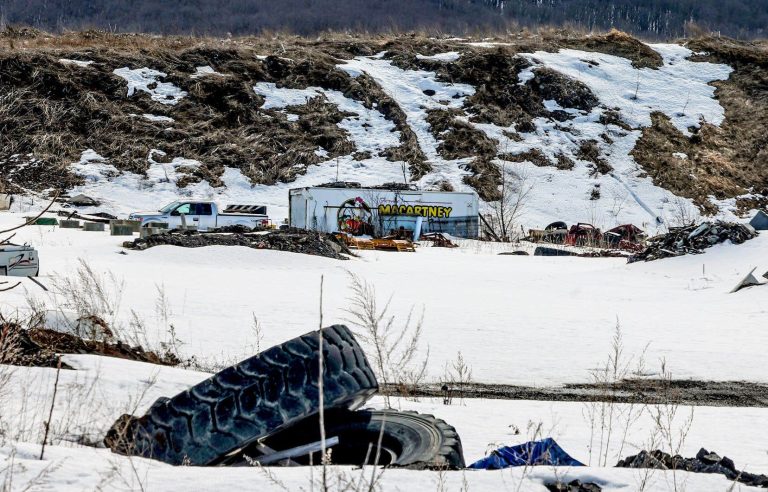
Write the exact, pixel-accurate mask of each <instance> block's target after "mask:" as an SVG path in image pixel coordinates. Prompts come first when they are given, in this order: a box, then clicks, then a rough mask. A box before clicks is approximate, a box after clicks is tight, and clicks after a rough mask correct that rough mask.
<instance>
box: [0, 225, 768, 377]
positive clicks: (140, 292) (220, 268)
mask: <svg viewBox="0 0 768 492" xmlns="http://www.w3.org/2000/svg"><path fill="white" fill-rule="evenodd" d="M15 218H16V219H17V220H18V219H19V218H20V216H16V217H15ZM10 222H12V218H11V217H9V216H8V215H7V214H6V215H4V216H2V217H1V218H0V224H7V223H10ZM15 240H16V241H28V242H29V243H31V244H33V245H35V246H36V247H37V248H39V250H40V257H41V259H42V260H41V261H42V263H41V264H42V270H41V272H42V273H41V275H42V276H43V279H44V280H45V279H46V278H47V277H55V276H59V277H60V276H64V275H68V274H71V273H73V272H74V271H75V270H76V268H77V267H78V260H79V259H83V260H84V261H86V262H87V263H88V264H89V265H91V267H92V268H93V269H94V270H95V271H96V272H99V273H100V274H103V275H107V274H111V275H114V276H115V277H116V278H117V279H120V280H124V284H125V285H124V288H123V291H122V293H121V297H122V303H121V306H120V309H118V310H117V313H116V314H115V317H116V319H117V320H118V321H119V322H121V323H122V324H124V325H126V326H127V325H128V324H129V322H130V319H131V317H132V315H131V311H135V312H136V313H138V314H139V315H140V316H141V317H142V318H143V319H145V320H146V321H147V323H148V324H149V325H153V324H156V314H155V303H156V301H157V299H158V289H162V290H164V292H165V295H166V296H167V299H168V303H169V308H170V311H171V312H172V317H171V322H172V324H173V325H174V326H175V328H176V332H177V336H178V337H179V339H180V340H182V342H183V344H182V345H181V350H182V352H183V353H185V354H187V355H196V356H197V357H202V358H224V359H238V358H242V357H243V356H244V355H246V351H247V349H246V348H245V347H244V342H245V343H247V342H248V341H249V340H250V339H251V338H252V333H251V325H252V318H253V316H254V315H255V316H256V317H258V319H259V321H260V322H261V324H262V326H263V329H264V336H265V339H264V341H263V344H274V343H277V342H280V341H282V340H285V339H287V338H290V337H293V336H297V335H300V334H302V333H304V332H306V331H308V329H310V328H312V327H314V326H315V325H316V324H317V319H318V312H317V299H318V291H319V283H320V276H321V275H322V276H324V278H325V285H326V296H325V297H326V298H325V300H324V302H325V306H326V308H325V319H326V320H327V323H334V322H341V321H343V320H344V319H345V318H347V317H348V316H347V315H346V313H345V311H344V310H345V308H347V307H349V302H348V298H349V296H350V295H351V291H350V289H349V278H348V272H353V273H355V274H356V275H358V276H360V277H361V278H363V279H365V280H367V281H369V282H371V283H372V284H373V285H374V286H375V287H376V289H377V292H378V294H379V296H380V297H381V299H382V301H383V300H384V299H386V298H387V297H389V296H390V295H392V296H393V300H392V313H393V314H395V315H396V316H397V317H398V318H399V319H400V320H404V319H405V317H406V315H407V312H408V311H409V310H410V309H411V308H412V307H415V308H416V309H417V310H420V309H422V308H423V309H424V336H423V344H424V346H425V347H426V346H429V352H430V376H431V377H435V378H439V377H441V376H442V375H443V367H444V365H445V363H446V362H449V361H453V360H455V358H456V356H457V351H458V350H461V352H462V354H463V355H464V357H465V358H466V359H467V360H468V362H469V363H470V364H471V365H472V367H473V370H474V377H475V378H476V380H477V381H481V382H489V383H509V384H534V385H551V384H560V383H566V382H583V381H585V380H586V379H587V377H588V373H589V371H590V370H592V369H594V368H595V367H597V366H598V365H599V364H600V363H602V362H604V361H605V359H606V357H607V355H608V352H609V348H610V343H611V337H612V334H613V332H614V329H615V326H616V324H617V322H618V323H619V324H620V326H621V330H622V333H623V336H624V341H625V344H626V352H627V355H628V356H635V357H639V356H640V354H641V353H642V352H643V350H644V349H645V347H646V346H647V350H646V356H645V359H646V363H647V365H648V367H647V370H648V371H649V372H650V373H655V372H657V371H658V368H659V364H658V361H659V360H660V359H661V358H664V359H666V361H667V365H668V367H669V369H670V370H671V371H672V373H673V374H674V376H675V377H678V378H696V379H707V380H749V381H757V382H768V376H767V375H766V372H765V370H764V368H763V363H762V361H763V359H764V355H765V347H768V332H767V331H766V330H764V329H762V327H764V326H765V318H766V314H767V313H768V307H766V306H768V304H766V296H768V288H753V289H748V290H745V291H742V292H739V293H736V294H728V292H729V291H730V290H731V288H732V287H733V286H734V285H735V284H736V282H737V281H738V280H739V279H740V278H741V277H742V276H743V275H745V274H746V273H747V272H749V270H751V269H752V268H753V267H755V266H757V267H758V269H757V273H759V274H762V272H764V271H766V270H768V256H766V254H765V251H766V248H767V247H768V236H766V235H763V236H761V237H758V238H757V239H754V240H751V241H748V242H747V243H745V244H743V245H739V246H733V245H720V246H716V247H714V248H712V249H710V250H709V251H708V252H707V253H706V254H704V255H700V256H687V257H681V258H673V259H668V260H663V261H657V262H651V263H639V264H631V265H627V264H626V262H625V260H623V259H614V258H594V259H585V258H544V257H532V256H530V257H520V256H499V255H497V254H496V253H497V252H498V250H497V249H494V248H495V247H494V246H492V245H488V244H483V243H478V242H472V241H468V242H466V243H465V245H464V246H463V247H462V248H458V249H454V250H447V249H440V248H429V247H424V248H420V249H419V250H418V252H417V253H415V254H392V253H387V252H378V251H362V252H360V258H357V259H352V260H349V261H336V260H330V259H326V258H321V257H314V256H306V255H297V254H288V253H281V252H277V251H259V250H253V249H247V248H229V247H210V248H202V249H179V248H175V247H171V246H162V247H156V248H151V249H149V250H147V251H135V252H134V251H129V252H128V254H126V255H122V254H117V253H118V252H119V251H120V246H119V245H120V244H121V242H122V241H123V238H119V237H111V236H109V235H108V233H99V232H82V231H78V230H62V229H53V228H51V227H46V226H34V227H29V228H26V229H24V230H22V231H20V232H19V234H18V236H17V237H16V238H15ZM505 247H507V248H508V249H516V247H515V246H514V245H508V246H505ZM27 295H31V296H34V297H37V298H40V299H42V300H44V301H45V302H46V303H47V304H48V305H49V308H51V309H54V308H55V307H56V306H57V304H60V303H61V300H60V299H56V298H54V297H51V296H48V295H44V293H43V292H42V291H41V290H40V289H39V288H37V287H36V286H34V285H32V284H28V286H27V287H26V291H21V290H17V291H13V292H10V293H7V294H5V295H4V297H3V302H4V303H5V304H6V305H8V304H10V305H11V306H14V307H19V308H23V307H24V306H25V305H26V303H27V301H26V299H25V297H26V296H27ZM161 335H162V334H160V335H157V336H155V335H153V337H154V339H155V340H154V341H155V342H159V341H162V340H163V338H162V336H161ZM680 340H686V343H685V344H681V343H680ZM448 341H450V342H448ZM512 366H514V367H525V368H526V370H524V371H522V370H516V369H512V368H511V367H512Z"/></svg>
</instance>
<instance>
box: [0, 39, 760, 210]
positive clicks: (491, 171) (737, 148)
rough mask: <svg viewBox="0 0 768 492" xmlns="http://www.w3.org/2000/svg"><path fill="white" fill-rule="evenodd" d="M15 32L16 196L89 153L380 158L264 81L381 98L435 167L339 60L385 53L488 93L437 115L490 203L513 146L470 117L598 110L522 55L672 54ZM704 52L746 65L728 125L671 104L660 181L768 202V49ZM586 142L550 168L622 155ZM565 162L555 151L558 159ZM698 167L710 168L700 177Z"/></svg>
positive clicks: (8, 169)
mask: <svg viewBox="0 0 768 492" xmlns="http://www.w3.org/2000/svg"><path fill="white" fill-rule="evenodd" d="M2 39H3V40H4V41H5V42H4V43H3V44H1V45H0V73H2V74H3V84H1V85H0V188H2V189H6V190H9V191H12V192H15V191H19V189H20V188H26V189H31V190H37V191H40V190H44V189H49V188H61V189H69V188H72V187H73V186H75V185H77V184H79V183H81V182H82V178H81V177H80V176H77V175H75V174H73V173H72V172H71V171H70V169H69V168H68V165H69V164H70V163H72V162H76V161H78V160H79V158H80V156H81V153H82V152H83V151H84V150H86V149H93V150H94V151H95V152H97V153H98V154H100V155H102V156H103V157H105V158H106V159H107V160H108V162H109V164H112V165H114V166H115V167H116V168H117V169H118V170H119V171H131V172H134V173H138V174H143V173H145V172H146V171H147V169H148V168H149V166H150V164H151V163H150V157H151V158H152V159H154V160H156V161H158V162H160V161H162V162H170V161H172V160H173V159H174V158H176V157H183V158H187V159H194V160H196V161H199V162H200V163H201V165H200V166H195V167H190V168H187V169H181V170H180V175H181V177H180V178H179V180H178V181H177V185H178V186H179V187H181V188H184V187H186V186H189V185H190V184H193V183H197V182H201V181H206V182H208V183H210V184H211V185H212V186H214V187H218V186H221V185H223V182H222V180H221V176H222V174H223V172H224V169H225V168H227V167H232V168H237V169H239V170H240V171H241V172H242V173H243V174H244V175H245V176H246V177H247V178H248V179H249V180H250V181H251V182H252V183H260V184H274V183H278V182H290V181H293V180H294V179H296V177H297V176H299V175H302V174H304V173H306V172H307V170H308V169H309V168H310V167H311V166H313V165H316V164H318V163H319V162H321V161H325V160H327V159H332V158H334V157H338V156H347V155H349V156H353V158H355V159H359V160H364V159H366V158H369V157H377V156H372V155H370V153H367V152H362V151H360V150H359V149H357V148H356V147H355V144H354V142H353V141H352V139H351V138H350V135H349V134H348V133H347V131H346V130H344V129H342V128H340V127H339V125H338V123H339V122H340V121H341V120H342V119H343V118H345V116H348V114H345V113H343V112H341V111H339V109H338V107H337V106H336V105H334V104H330V103H329V102H328V101H327V100H326V99H325V98H324V97H322V96H319V97H317V98H313V99H311V100H309V101H308V102H307V103H306V104H300V105H297V106H291V113H292V114H294V115H296V116H297V118H294V117H291V118H289V117H288V116H287V115H286V113H285V112H284V111H282V110H280V109H274V108H273V109H268V108H264V107H263V102H264V99H263V98H262V97H261V96H260V95H258V94H256V93H255V92H254V90H253V87H254V85H255V84H256V83H258V82H271V83H275V84H276V85H277V86H278V87H287V88H293V89H304V88H306V87H309V86H318V87H322V88H325V89H333V90H337V91H340V92H342V93H343V94H344V95H345V96H346V97H349V98H352V99H354V100H356V101H358V102H360V103H361V104H362V105H363V106H365V107H366V108H369V109H373V108H375V109H377V110H378V111H380V112H381V113H382V114H383V115H384V116H385V117H386V118H387V119H388V120H390V121H392V123H394V125H395V127H396V130H397V131H399V132H400V142H399V145H397V146H393V147H390V148H386V149H382V150H381V155H382V156H383V157H385V158H387V159H389V160H392V161H404V162H406V163H408V165H409V167H410V174H411V178H412V179H418V178H421V177H422V176H424V175H425V174H426V173H428V172H429V171H430V170H431V164H430V163H429V162H428V161H427V158H426V156H425V154H424V152H423V151H422V149H421V147H420V145H419V142H418V140H417V138H416V134H415V133H414V131H413V129H412V128H411V126H410V123H411V122H409V121H408V118H407V115H406V114H405V112H404V111H403V109H402V108H400V107H399V106H398V104H397V103H396V102H395V101H394V100H393V99H392V98H391V97H390V96H388V95H387V94H386V93H385V92H384V90H383V89H382V87H381V86H379V85H378V84H377V83H376V82H375V80H373V79H372V78H371V77H368V76H367V75H360V76H358V77H352V76H350V75H349V74H348V73H346V72H345V71H344V70H341V69H339V68H338V67H337V65H338V64H339V63H341V62H342V61H343V60H345V59H349V58H351V57H354V56H360V55H365V56H371V55H375V54H376V53H381V52H385V57H386V58H387V59H389V60H390V61H392V63H394V64H395V65H397V66H400V67H403V68H410V69H424V70H430V71H434V72H435V73H436V74H437V78H438V80H440V81H443V82H457V83H466V84H471V85H472V86H473V87H474V88H475V93H474V94H472V95H470V96H467V98H466V99H465V104H464V107H463V108H462V111H463V114H462V115H458V114H457V113H454V112H449V111H447V110H446V111H437V112H435V113H434V115H431V117H430V123H431V124H432V127H431V131H432V132H433V134H435V135H438V134H440V135H439V138H438V140H439V141H441V142H442V144H441V146H440V148H439V149H438V152H439V153H440V154H441V156H457V157H458V156H462V157H464V158H474V159H472V160H470V161H469V162H468V164H467V165H466V168H465V170H467V171H469V172H470V173H471V176H469V177H468V178H466V182H467V183H469V185H471V186H472V187H473V188H475V189H476V190H477V191H478V192H479V194H480V195H481V196H482V197H483V198H484V199H492V198H493V197H494V195H495V189H496V186H497V185H498V180H499V170H498V167H497V166H496V165H495V164H494V163H493V162H492V161H493V159H494V158H495V157H497V154H499V153H505V152H506V151H505V149H497V148H494V147H496V146H497V144H496V143H495V142H494V140H493V139H490V138H488V137H487V136H486V135H484V134H483V133H482V132H480V131H477V130H474V129H473V128H472V127H471V125H470V124H467V123H466V121H462V119H464V118H469V120H470V121H471V122H472V123H493V124H496V125H500V126H504V127H507V128H508V129H507V130H505V133H506V134H507V136H508V137H509V138H511V139H513V140H517V139H520V134H523V133H531V132H535V131H537V127H536V125H535V124H534V119H536V118H548V119H550V120H554V121H566V120H569V119H572V118H573V115H572V114H570V113H568V112H565V111H561V110H554V111H548V110H547V108H546V107H545V106H544V104H543V103H544V101H545V100H554V101H556V102H557V103H558V104H559V105H560V106H562V107H564V108H576V109H580V110H583V111H589V110H591V109H593V108H594V107H595V105H596V104H597V103H598V101H597V99H596V97H595V95H594V94H593V93H591V91H590V90H589V88H588V87H586V86H585V85H584V84H581V83H580V82H578V81H576V80H574V79H571V78H569V77H566V76H564V75H562V74H559V73H557V72H555V71H552V70H548V69H545V68H536V69H535V70H534V77H533V78H532V79H531V80H527V81H526V83H524V84H520V79H519V75H520V73H521V72H522V71H524V70H527V69H529V68H531V67H530V62H529V61H527V60H526V59H524V58H522V57H518V56H515V55H516V54H518V53H523V52H525V53H532V52H535V51H537V50H544V51H556V50H558V49H561V48H575V49H582V50H587V51H595V52H603V53H609V54H613V55H617V56H622V57H625V58H627V59H630V60H632V63H633V65H634V66H635V67H641V68H642V67H644V68H656V67H658V66H660V65H661V63H662V61H661V57H660V55H659V54H658V53H657V52H655V51H654V50H652V49H651V48H650V47H648V46H647V45H646V44H644V43H642V42H640V41H639V40H637V39H634V38H632V37H630V36H628V35H626V34H624V33H621V32H618V31H612V32H610V33H608V34H603V35H590V36H584V35H580V34H577V33H574V32H569V31H542V32H540V33H530V32H521V33H516V34H514V35H509V36H506V37H500V38H498V39H494V41H495V42H496V44H494V45H493V46H488V45H473V44H471V43H467V42H466V41H463V40H457V39H450V38H434V37H427V36H423V35H416V34H410V35H407V34H405V35H398V36H378V37H366V36H340V35H333V34H327V35H324V36H321V37H319V38H315V39H311V40H310V39H304V38H301V37H297V36H284V35H281V36H263V37H248V38H233V39H221V40H219V39H212V38H192V37H152V36H146V35H133V34H110V33H107V32H101V31H87V32H82V33H65V34H63V35H60V36H52V35H48V34H45V33H40V32H37V31H34V30H13V29H10V30H6V31H3V34H2ZM9 43H10V44H12V43H15V44H13V46H12V47H11V45H10V44H9ZM8 47H10V48H11V49H8ZM688 47H690V48H691V49H692V50H694V51H695V52H697V53H700V54H698V55H696V58H695V59H697V60H708V61H713V62H717V63H727V64H729V65H731V66H732V67H734V70H735V71H734V73H733V74H732V76H731V77H730V79H729V80H727V81H722V82H715V83H714V84H713V85H715V86H716V87H717V92H716V95H717V97H718V98H719V100H720V102H721V104H722V105H723V107H724V108H725V112H726V120H725V122H724V123H723V124H722V125H721V126H720V127H715V126H713V125H710V124H707V123H705V124H704V125H703V127H702V128H701V129H700V130H699V131H697V132H694V134H693V135H692V136H691V137H686V136H684V135H682V134H680V133H679V132H678V131H677V130H676V129H675V128H674V127H672V125H670V124H669V122H668V121H667V120H666V117H664V116H661V115H655V116H654V118H653V126H651V127H650V128H646V129H644V132H643V136H642V138H641V139H640V140H639V141H638V144H637V147H636V148H635V150H634V152H633V156H634V158H635V159H636V160H637V162H638V164H639V165H640V166H641V167H642V168H643V169H644V170H645V171H646V172H647V173H648V174H649V175H650V176H651V177H652V178H653V180H654V182H655V183H656V184H657V185H659V186H661V187H663V188H666V189H669V190H671V191H673V192H674V193H676V194H678V195H681V196H684V197H688V198H692V199H693V200H694V202H695V203H696V204H697V205H698V206H699V207H700V208H701V209H702V210H704V211H705V212H712V211H714V206H713V205H712V203H711V202H710V200H709V197H710V196H715V197H716V198H717V199H725V198H732V197H737V204H738V205H739V206H740V207H741V208H742V209H749V208H753V207H756V206H760V205H768V199H766V198H765V196H767V195H768V166H765V165H764V163H765V162H768V155H766V152H767V151H766V149H768V140H767V139H768V136H767V135H766V133H765V132H764V131H763V130H762V129H763V128H764V127H766V126H768V89H766V87H768V68H767V67H768V54H766V53H768V49H767V48H766V45H765V44H764V43H758V42H754V43H745V42H737V41H733V40H728V39H721V38H717V39H716V38H702V39H697V40H692V41H689V42H688ZM449 51H455V52H458V53H459V55H460V56H459V57H458V59H457V60H455V61H441V60H434V59H424V57H419V56H417V55H433V54H438V53H445V52H449ZM75 61H77V62H79V64H78V63H75ZM86 63H87V65H84V64H86ZM205 66H210V67H212V68H213V69H214V70H215V71H216V73H218V74H220V75H216V74H212V75H205V76H200V77H194V78H193V77H192V75H193V74H195V73H196V69H197V68H198V67H205ZM123 67H128V68H131V69H137V68H142V67H148V68H152V69H155V70H159V71H162V72H163V73H165V74H167V75H166V76H165V77H161V78H160V79H158V80H159V81H162V82H167V83H172V84H174V85H175V86H176V87H178V88H179V89H180V90H183V91H185V92H186V93H187V96H186V97H184V98H182V99H181V100H179V101H178V103H177V104H176V105H175V106H173V107H172V108H171V107H170V106H168V105H165V104H162V103H161V102H159V101H156V100H153V99H152V98H151V97H149V95H148V94H146V93H144V92H141V91H137V92H136V94H134V95H133V96H131V97H126V94H127V87H126V81H125V80H124V79H122V78H121V77H119V76H117V75H115V74H114V73H113V71H114V70H115V69H120V68H123ZM444 112H445V113H446V114H442V115H441V113H444ZM146 115H150V117H149V118H147V117H146ZM457 116H460V117H461V119H457ZM157 117H160V118H157ZM601 122H602V123H604V124H606V125H608V124H615V125H619V126H622V127H623V128H626V124H625V123H623V122H622V121H621V118H620V115H619V114H618V113H616V112H611V110H610V109H609V110H606V112H605V113H604V115H603V118H602V119H601ZM510 126H513V128H514V129H509V127H510ZM606 138H608V137H606ZM576 143H578V142H576ZM319 149H322V150H323V151H324V152H321V153H320V154H322V155H323V157H320V155H318V150H319ZM154 150H159V151H161V152H163V153H164V154H163V156H162V157H161V154H160V153H158V152H153V151H154ZM537 150H543V149H537ZM582 150H583V152H581V153H580V155H577V156H570V157H569V156H567V155H564V154H562V153H561V154H560V155H556V156H555V159H556V161H557V162H554V163H553V162H545V161H544V160H542V159H538V160H536V164H537V165H548V166H551V165H554V166H556V167H557V168H558V169H561V170H567V169H572V168H573V167H574V165H573V164H574V163H573V162H572V160H571V158H572V157H577V158H579V159H586V160H589V161H591V162H593V163H594V169H595V172H596V173H607V172H610V170H611V167H610V162H608V161H607V159H606V158H605V157H602V156H600V155H599V152H596V150H597V147H596V146H595V145H590V143H589V142H587V143H585V144H584V145H583V149H582ZM555 159H552V156H551V155H550V156H549V159H548V160H555ZM691 175H693V176H694V177H695V178H696V179H689V177H690V176H691Z"/></svg>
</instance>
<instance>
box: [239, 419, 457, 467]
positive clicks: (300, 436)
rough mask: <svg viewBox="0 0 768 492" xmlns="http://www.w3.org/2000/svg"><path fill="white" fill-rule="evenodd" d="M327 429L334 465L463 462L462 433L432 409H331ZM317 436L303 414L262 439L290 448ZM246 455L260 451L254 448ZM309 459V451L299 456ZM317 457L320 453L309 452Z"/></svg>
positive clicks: (316, 422) (317, 431)
mask: <svg viewBox="0 0 768 492" xmlns="http://www.w3.org/2000/svg"><path fill="white" fill-rule="evenodd" d="M382 423H383V424H384V431H383V434H382V441H381V449H380V452H379V459H378V462H377V461H376V449H377V447H378V441H379V434H380V433H381V427H382ZM325 435H326V437H327V438H331V437H338V438H339V444H337V445H335V446H333V448H332V451H331V461H332V462H333V463H334V464H338V465H357V466H360V465H362V464H363V463H364V462H365V461H366V456H367V457H368V464H379V465H383V466H390V467H398V468H409V469H447V470H454V469H461V468H464V467H465V464H464V454H463V452H462V449H461V439H460V438H459V435H458V433H457V432H456V429H455V428H454V427H453V426H451V425H448V424H447V423H445V421H443V420H441V419H438V418H436V417H434V416H432V415H428V414H419V413H417V412H398V411H395V410H359V411H357V412H351V411H340V410H336V411H330V412H328V414H327V415H326V416H325ZM319 440H320V426H319V420H318V419H317V418H316V417H315V418H312V419H307V420H305V421H304V422H302V423H301V424H299V425H298V426H295V427H292V428H290V429H288V430H285V431H283V432H280V433H277V434H274V435H272V436H270V437H268V438H267V439H265V440H264V442H265V444H266V445H267V446H269V447H271V448H273V449H276V450H284V449H289V448H292V447H295V446H300V445H302V444H308V443H310V442H316V441H319ZM243 454H245V455H247V456H250V457H255V456H258V452H255V451H254V452H253V453H252V454H249V450H248V449H246V450H244V453H243ZM295 461H298V462H299V463H302V464H308V462H309V457H303V458H297V459H295ZM312 462H313V463H319V462H320V455H319V454H316V455H314V456H313V458H312Z"/></svg>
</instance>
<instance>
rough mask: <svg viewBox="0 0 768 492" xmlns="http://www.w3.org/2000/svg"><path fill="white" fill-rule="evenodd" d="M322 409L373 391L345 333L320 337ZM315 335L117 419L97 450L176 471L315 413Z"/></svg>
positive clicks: (349, 405)
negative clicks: (154, 461)
mask: <svg viewBox="0 0 768 492" xmlns="http://www.w3.org/2000/svg"><path fill="white" fill-rule="evenodd" d="M322 334H323V355H324V358H325V366H324V371H323V395H324V407H325V408H328V409H333V408H343V409H354V408H358V407H360V406H361V405H362V404H363V403H365V401H367V400H368V399H369V398H370V397H371V396H372V395H373V394H374V393H375V392H376V391H377V390H378V385H377V383H376V377H375V376H374V374H373V371H372V370H371V367H370V366H369V364H368V361H367V359H366V358H365V354H364V353H363V351H362V349H361V348H360V346H359V345H358V344H357V342H356V341H355V339H354V337H353V336H352V333H351V332H350V331H349V329H348V328H347V327H345V326H342V325H335V326H331V327H329V328H324V329H323V330H322ZM318 345H319V343H318V332H317V331H314V332H310V333H307V334H305V335H302V336H300V337H298V338H295V339H293V340H290V341H288V342H285V343H283V344H281V345H278V346H275V347H272V348H270V349H268V350H265V351H264V352H262V353H260V354H258V355H256V356H254V357H251V358H249V359H246V360H244V361H242V362H240V363H239V364H237V365H235V366H232V367H229V368H227V369H224V370H223V371H221V372H219V373H217V374H216V375H214V376H213V377H211V378H210V379H207V380H205V381H203V382H202V383H199V384H197V385H195V386H193V387H192V388H190V389H188V390H186V391H184V392H182V393H179V394H178V395H176V396H174V397H173V398H170V399H166V398H160V399H158V400H157V401H156V402H155V403H154V404H153V405H152V407H151V408H150V409H149V410H148V411H147V413H146V414H145V415H144V416H142V417H139V418H136V417H132V416H130V415H123V416H122V417H120V418H119V419H118V420H117V422H115V424H114V425H113V426H112V428H111V429H110V430H109V432H108V433H107V436H106V437H105V439H104V443H105V444H106V445H107V447H109V448H111V449H112V451H114V452H116V453H120V454H127V455H134V456H143V457H146V458H154V459H157V460H161V461H164V462H166V463H170V464H174V465H181V464H190V465H213V464H217V463H220V462H222V461H224V460H225V459H226V457H227V456H228V455H230V454H232V453H234V452H236V451H238V450H239V449H240V448H243V447H245V446H247V445H248V444H250V443H252V442H254V441H256V440H257V439H260V438H262V437H265V436H268V435H270V434H272V433H274V432H276V431H278V430H280V429H283V428H286V427H289V426H291V425H294V424H296V423H298V422H300V421H302V420H304V419H306V418H308V417H311V416H313V415H315V414H317V413H318V411H319V396H320V392H319V389H318V372H319V371H318V366H319V353H318Z"/></svg>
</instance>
